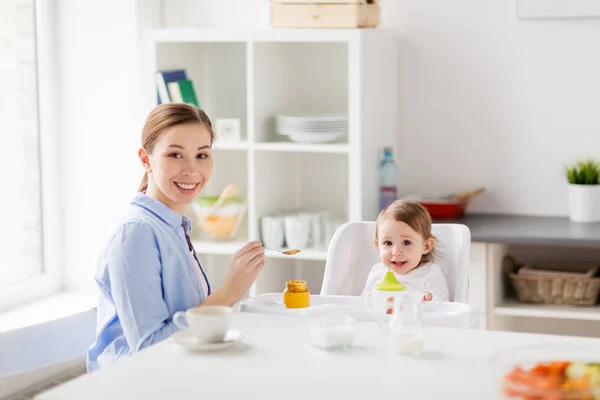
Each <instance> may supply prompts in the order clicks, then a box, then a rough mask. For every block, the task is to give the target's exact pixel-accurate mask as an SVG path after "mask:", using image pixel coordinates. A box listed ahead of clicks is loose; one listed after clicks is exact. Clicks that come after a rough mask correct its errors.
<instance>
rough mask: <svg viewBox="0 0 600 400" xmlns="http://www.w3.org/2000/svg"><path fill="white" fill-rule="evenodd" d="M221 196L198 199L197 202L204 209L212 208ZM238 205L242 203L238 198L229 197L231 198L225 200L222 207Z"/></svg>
mask: <svg viewBox="0 0 600 400" xmlns="http://www.w3.org/2000/svg"><path fill="white" fill-rule="evenodd" d="M219 196H220V195H215V196H204V197H198V199H197V200H196V202H197V203H198V205H200V206H202V207H212V206H214V205H215V203H216V202H217V200H219ZM237 203H241V200H240V198H239V197H238V196H233V197H229V198H227V199H225V200H223V203H222V204H221V206H226V205H229V204H237Z"/></svg>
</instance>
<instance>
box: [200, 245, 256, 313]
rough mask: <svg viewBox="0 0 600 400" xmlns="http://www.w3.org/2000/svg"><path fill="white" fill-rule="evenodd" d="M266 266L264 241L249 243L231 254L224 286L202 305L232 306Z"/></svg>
mask: <svg viewBox="0 0 600 400" xmlns="http://www.w3.org/2000/svg"><path fill="white" fill-rule="evenodd" d="M264 266H265V249H264V248H263V247H262V243H260V242H258V241H254V242H249V243H247V244H246V245H245V246H244V247H242V248H241V249H239V250H238V251H236V252H235V253H234V254H233V256H231V261H230V263H229V270H228V271H227V275H226V276H225V281H224V282H223V286H221V287H220V288H218V289H217V290H215V291H214V292H213V293H212V294H211V295H210V296H208V297H207V298H206V299H205V300H204V301H203V302H202V304H201V305H228V306H232V305H233V304H235V303H236V302H237V301H238V300H239V299H241V298H242V296H244V294H245V293H246V291H248V289H249V288H250V286H252V284H253V283H254V281H255V280H256V278H257V276H258V274H259V273H260V271H261V270H262V269H263V267H264Z"/></svg>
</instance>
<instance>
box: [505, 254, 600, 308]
mask: <svg viewBox="0 0 600 400" xmlns="http://www.w3.org/2000/svg"><path fill="white" fill-rule="evenodd" d="M503 267H504V270H505V271H506V273H507V275H508V277H509V279H510V282H511V284H512V287H513V288H514V289H515V292H516V293H517V297H518V299H519V300H520V301H524V302H531V303H542V304H562V305H580V306H581V305H594V304H596V302H597V301H598V293H599V291H600V278H598V277H597V274H598V267H597V266H594V265H556V264H555V265H552V264H546V265H543V264H525V265H517V263H516V262H515V260H514V259H513V258H512V257H510V256H506V257H504V261H503Z"/></svg>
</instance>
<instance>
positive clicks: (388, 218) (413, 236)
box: [364, 200, 449, 301]
mask: <svg viewBox="0 0 600 400" xmlns="http://www.w3.org/2000/svg"><path fill="white" fill-rule="evenodd" d="M374 243H375V246H376V247H377V249H378V250H379V256H380V258H381V263H378V264H375V265H374V266H373V268H372V269H371V272H370V273H369V277H368V278H367V283H366V285H365V289H364V290H365V292H370V291H371V290H372V289H373V287H374V286H375V285H376V284H377V283H379V282H380V281H381V280H382V279H383V277H384V275H385V273H386V272H387V271H388V270H392V271H393V272H394V274H395V275H396V278H397V279H398V281H399V282H400V283H402V284H403V285H404V286H406V288H407V289H408V290H409V291H412V290H414V291H417V290H420V291H424V293H425V294H424V298H423V300H425V301H432V300H433V301H449V291H448V284H447V283H446V277H445V276H444V272H443V271H442V270H441V268H440V267H438V266H437V265H435V264H434V263H433V251H434V245H435V237H434V236H433V235H432V234H431V216H430V215H429V213H428V212H427V210H426V209H425V208H424V207H423V206H422V205H420V204H419V203H415V202H412V201H402V200H397V201H395V202H394V203H392V204H390V205H389V206H387V207H386V208H384V209H383V210H382V211H381V213H380V214H379V216H378V217H377V223H376V226H375V240H374Z"/></svg>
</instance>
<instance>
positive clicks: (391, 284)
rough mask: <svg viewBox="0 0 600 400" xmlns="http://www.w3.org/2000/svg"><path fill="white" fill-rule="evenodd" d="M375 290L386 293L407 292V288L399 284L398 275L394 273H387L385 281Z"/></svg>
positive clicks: (376, 286)
mask: <svg viewBox="0 0 600 400" xmlns="http://www.w3.org/2000/svg"><path fill="white" fill-rule="evenodd" d="M375 289H377V290H383V291H385V292H402V291H404V290H406V286H404V285H403V284H401V283H400V282H398V279H396V275H394V273H393V272H392V271H388V272H386V273H385V276H384V277H383V280H382V281H381V282H380V283H378V284H377V285H375Z"/></svg>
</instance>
